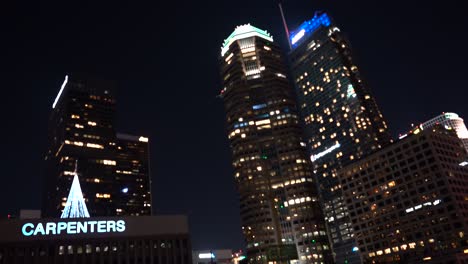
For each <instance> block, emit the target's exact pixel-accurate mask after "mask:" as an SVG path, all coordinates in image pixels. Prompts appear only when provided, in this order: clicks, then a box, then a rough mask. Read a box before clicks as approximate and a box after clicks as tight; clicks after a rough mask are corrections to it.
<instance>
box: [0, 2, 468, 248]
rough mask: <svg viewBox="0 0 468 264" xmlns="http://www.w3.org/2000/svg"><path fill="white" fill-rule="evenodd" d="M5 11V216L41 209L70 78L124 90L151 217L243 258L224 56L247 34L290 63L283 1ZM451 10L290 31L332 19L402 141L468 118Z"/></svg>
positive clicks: (466, 59) (461, 31) (314, 5)
mask: <svg viewBox="0 0 468 264" xmlns="http://www.w3.org/2000/svg"><path fill="white" fill-rule="evenodd" d="M9 2H20V3H17V4H12V3H10V4H8V5H15V6H8V5H5V4H4V3H3V4H2V6H0V33H1V36H0V41H1V44H0V54H1V56H0V65H1V68H0V70H1V71H0V72H1V82H0V87H1V95H2V96H1V104H0V115H1V116H0V120H1V122H2V128H1V130H0V133H1V138H2V151H1V155H2V156H1V160H0V161H1V168H2V170H1V174H0V177H2V180H1V187H2V188H1V191H0V215H2V217H5V216H6V214H8V213H15V212H17V211H18V210H19V209H20V208H39V205H40V203H39V201H40V195H41V187H42V184H41V179H42V177H43V154H44V153H45V151H46V146H47V142H46V138H47V136H46V133H47V120H48V115H49V113H50V111H51V105H52V102H53V100H54V98H55V96H56V94H57V92H58V91H59V88H60V85H61V83H62V81H63V79H64V75H65V74H66V73H70V72H73V71H81V72H88V73H91V74H94V75H96V76H99V77H101V78H104V79H110V80H115V81H117V83H118V84H119V85H118V87H117V89H116V92H117V101H118V104H117V128H118V129H119V130H120V131H122V132H128V133H135V134H138V135H146V136H149V138H150V142H151V169H152V180H153V186H152V191H153V202H154V203H153V206H154V209H155V211H156V212H157V213H164V214H165V213H168V214H170V213H183V214H188V215H189V219H190V225H191V226H190V227H191V232H192V241H193V247H194V248H195V249H202V248H204V249H206V248H234V249H236V248H240V247H242V237H241V233H240V220H239V210H238V201H237V195H236V192H235V188H234V181H233V179H232V178H233V177H232V175H231V161H230V150H229V145H228V142H227V136H226V133H225V128H224V110H223V106H222V102H221V100H220V99H217V98H216V95H217V94H218V92H219V90H220V89H221V84H220V79H219V72H218V56H219V53H220V46H221V43H222V41H223V39H224V38H226V37H227V36H228V35H229V34H230V33H231V32H232V30H233V29H234V27H235V26H236V25H239V24H245V23H251V24H252V25H255V26H257V27H260V28H262V29H267V30H268V31H269V32H271V33H272V34H273V36H274V39H275V41H276V42H278V43H279V44H280V45H281V46H282V47H284V48H285V49H286V41H285V36H284V33H283V28H282V23H281V19H280V16H279V11H278V8H277V5H276V3H275V1H273V0H271V1H266V0H237V1H225V0H218V1H181V0H174V1H151V3H145V4H142V3H140V4H137V3H136V2H137V1H132V3H128V4H118V3H117V2H119V1H113V2H109V3H100V4H99V5H96V4H95V3H94V4H86V3H84V2H83V1H61V2H60V3H59V4H57V3H54V4H52V3H50V4H46V3H40V4H39V3H37V2H39V1H35V3H34V4H28V3H26V2H24V1H9ZM41 2H45V1H41ZM94 2H98V1H94ZM99 2H102V1H99ZM456 2H457V1H452V0H446V1H410V0H405V1H402V0H392V1H386V0H379V1H375V0H374V1H356V0H355V1H351V0H347V1H338V0H336V1H322V0H320V1H319V0H315V1H311V0H307V1H304V0H289V1H286V2H285V3H284V10H285V13H286V17H287V20H288V23H289V25H290V28H294V27H296V26H298V25H299V24H300V23H301V22H302V21H304V20H306V19H309V18H310V17H312V16H313V13H314V11H316V10H325V11H328V12H329V14H330V15H331V16H332V17H334V19H335V21H336V22H337V23H338V25H339V27H340V28H341V30H342V31H344V32H346V33H347V35H348V37H349V39H350V41H351V43H352V46H353V49H354V53H355V57H356V59H357V62H358V66H359V67H360V69H361V73H362V75H363V77H364V79H365V81H366V82H367V83H368V84H369V86H370V87H371V90H372V91H373V93H374V95H375V97H376V99H377V103H378V104H379V106H380V109H381V110H382V112H383V114H384V116H385V117H386V119H387V120H388V123H389V126H390V130H391V132H392V134H393V135H394V136H396V135H397V134H398V133H400V132H403V131H405V130H407V129H408V127H409V126H410V124H411V123H417V122H421V121H425V120H427V119H429V118H431V117H433V116H435V115H437V114H440V113H441V112H443V111H447V112H450V111H452V112H456V113H458V114H460V115H461V116H462V117H468V109H467V107H466V103H465V102H466V100H467V99H468V92H467V91H468V90H467V81H468V74H467V70H468V66H467V65H468V64H467V63H468V52H467V47H468V37H467V26H468V16H466V14H465V12H466V10H465V8H464V7H463V6H461V5H460V4H458V6H457V3H456ZM459 2H462V1H459Z"/></svg>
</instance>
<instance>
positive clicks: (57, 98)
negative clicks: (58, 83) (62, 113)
mask: <svg viewBox="0 0 468 264" xmlns="http://www.w3.org/2000/svg"><path fill="white" fill-rule="evenodd" d="M67 82H68V75H65V80H64V81H63V83H62V87H61V88H60V91H59V93H58V94H57V97H55V101H54V103H53V104H52V109H53V108H55V105H57V102H58V100H59V99H60V96H61V95H62V92H63V89H65V86H66V85H67Z"/></svg>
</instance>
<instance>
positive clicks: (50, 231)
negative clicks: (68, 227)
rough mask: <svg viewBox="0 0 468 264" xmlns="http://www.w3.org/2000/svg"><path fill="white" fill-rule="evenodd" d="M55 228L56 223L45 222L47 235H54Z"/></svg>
mask: <svg viewBox="0 0 468 264" xmlns="http://www.w3.org/2000/svg"><path fill="white" fill-rule="evenodd" d="M56 229H57V225H56V224H55V223H47V224H46V234H47V235H51V234H52V235H55V234H56V232H55V230H56Z"/></svg>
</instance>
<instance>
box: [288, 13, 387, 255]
mask: <svg viewBox="0 0 468 264" xmlns="http://www.w3.org/2000/svg"><path fill="white" fill-rule="evenodd" d="M290 44H291V47H292V50H291V52H290V54H289V58H290V63H291V71H292V78H293V81H294V84H295V86H296V93H297V96H298V106H299V107H298V109H299V113H300V116H301V122H302V123H303V126H304V132H305V140H306V142H307V146H308V151H309V154H310V159H311V160H312V163H313V170H314V172H315V176H316V179H317V182H318V184H319V192H320V196H321V200H322V203H323V204H322V206H323V211H324V214H325V217H326V220H327V223H328V231H329V234H330V240H331V242H332V244H333V248H334V253H335V256H336V261H337V263H344V262H348V263H359V262H360V258H359V254H358V253H357V252H356V250H357V248H356V244H355V242H354V241H353V240H354V238H353V232H352V229H351V223H350V220H349V215H348V212H347V211H346V208H345V206H344V200H343V196H342V190H341V186H340V183H339V181H338V178H337V174H336V173H337V170H339V169H340V168H342V167H343V166H345V165H347V164H349V163H351V162H353V161H355V160H358V159H360V158H362V157H365V156H366V155H368V154H370V153H372V152H374V151H376V150H378V149H380V148H381V147H383V146H385V145H386V144H388V143H390V142H391V138H390V136H389V133H388V130H387V125H386V123H385V121H384V119H383V117H382V114H381V113H380V111H379V109H378V107H377V104H376V102H375V100H374V97H373V96H372V94H371V92H370V90H369V89H368V87H367V86H366V85H365V84H364V82H363V81H362V79H361V77H360V73H359V70H358V68H357V66H356V64H355V62H354V60H353V57H352V52H351V49H350V45H349V43H348V41H347V40H346V39H345V37H344V35H343V34H342V33H341V31H340V30H339V29H338V27H336V26H335V25H334V23H333V21H332V20H331V19H330V17H329V16H328V15H327V14H326V13H316V14H315V16H314V17H313V18H312V19H310V20H308V21H305V22H304V23H303V24H301V25H300V26H299V27H298V28H297V29H295V30H294V31H292V33H291V35H290Z"/></svg>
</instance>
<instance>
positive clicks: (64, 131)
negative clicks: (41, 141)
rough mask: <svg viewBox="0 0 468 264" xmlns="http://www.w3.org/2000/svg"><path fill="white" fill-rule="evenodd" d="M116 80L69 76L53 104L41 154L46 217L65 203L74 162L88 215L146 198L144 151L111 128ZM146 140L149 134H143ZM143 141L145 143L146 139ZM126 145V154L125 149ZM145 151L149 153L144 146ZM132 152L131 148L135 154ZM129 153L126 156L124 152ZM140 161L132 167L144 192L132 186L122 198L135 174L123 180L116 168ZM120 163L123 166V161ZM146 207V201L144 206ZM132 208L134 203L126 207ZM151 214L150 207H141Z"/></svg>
mask: <svg viewBox="0 0 468 264" xmlns="http://www.w3.org/2000/svg"><path fill="white" fill-rule="evenodd" d="M113 87H114V85H113V84H112V83H109V82H105V81H101V80H96V79H93V78H89V77H88V76H80V75H73V76H67V77H66V79H65V82H64V83H63V85H62V88H61V89H60V92H59V94H58V96H57V98H56V99H55V102H54V104H53V109H52V113H51V115H50V119H49V148H48V151H47V153H46V156H45V161H46V172H45V184H44V187H45V188H44V193H43V208H42V212H43V215H44V216H45V217H58V216H60V214H61V211H63V208H64V207H65V205H66V202H67V197H68V193H69V192H70V187H71V185H72V180H73V177H74V175H75V173H74V171H75V164H76V163H77V172H78V174H79V180H80V185H81V190H82V191H83V197H84V199H85V202H86V205H87V207H88V211H89V214H90V215H91V216H114V215H120V214H119V211H122V212H127V209H126V208H127V207H129V208H130V207H133V205H132V204H133V203H138V204H140V205H141V206H142V207H143V206H144V205H146V204H149V203H150V202H149V201H151V199H150V197H149V191H148V190H149V186H148V183H149V173H148V168H147V167H148V158H147V155H146V156H145V155H140V154H138V153H137V152H132V151H130V148H129V145H128V144H127V143H126V142H124V141H122V140H119V139H118V138H117V136H116V133H115V131H114V115H115V98H114V96H113ZM146 141H147V139H146ZM145 145H147V143H145ZM122 150H125V151H126V153H127V154H123V153H122ZM142 151H143V152H144V151H146V153H147V146H146V150H145V149H143V150H142ZM133 154H135V155H134V156H133V157H130V156H132V155H133ZM126 155H127V156H126ZM128 159H131V160H132V161H133V160H134V161H136V162H138V163H141V164H142V166H146V168H144V169H141V172H140V171H139V172H135V171H134V170H135V169H138V168H131V169H132V173H136V174H138V175H140V174H141V173H143V174H145V173H146V175H145V176H142V177H140V176H138V177H139V178H140V179H142V181H141V184H140V185H144V187H141V189H143V190H144V193H145V195H146V196H142V195H139V191H138V192H135V194H138V195H135V196H134V197H133V200H134V201H133V202H132V203H130V202H129V201H126V200H125V199H123V195H124V194H123V193H122V189H123V188H125V187H122V186H124V185H125V186H126V185H128V186H129V187H128V188H129V189H128V190H129V192H130V194H132V195H133V194H134V193H133V189H131V188H130V185H132V186H133V184H134V183H133V182H134V180H135V179H132V180H129V182H128V184H125V183H123V182H122V181H123V180H122V179H124V178H123V177H121V176H120V175H121V174H120V173H118V171H121V170H124V169H126V167H128V166H126V165H125V164H126V163H127V160H128ZM122 166H123V167H124V168H123V167H122ZM145 207H146V206H145ZM128 212H129V213H128V214H132V213H130V212H133V209H129V211H128ZM141 212H142V214H147V215H149V214H150V212H151V210H150V205H149V207H148V210H143V211H141Z"/></svg>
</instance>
